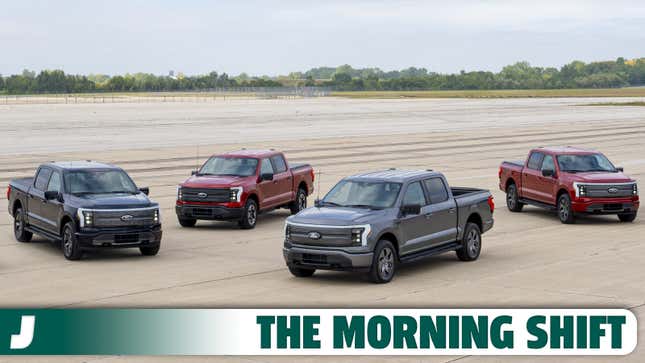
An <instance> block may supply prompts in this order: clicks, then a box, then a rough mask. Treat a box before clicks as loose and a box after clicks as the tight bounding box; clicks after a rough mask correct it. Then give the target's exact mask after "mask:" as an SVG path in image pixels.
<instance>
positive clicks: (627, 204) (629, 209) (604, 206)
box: [571, 198, 640, 214]
mask: <svg viewBox="0 0 645 363" xmlns="http://www.w3.org/2000/svg"><path fill="white" fill-rule="evenodd" d="M639 206H640V201H639V200H638V199H632V198H578V199H574V200H572V201H571V207H572V209H573V211H574V212H576V213H587V214H620V213H634V212H636V211H638V207H639Z"/></svg>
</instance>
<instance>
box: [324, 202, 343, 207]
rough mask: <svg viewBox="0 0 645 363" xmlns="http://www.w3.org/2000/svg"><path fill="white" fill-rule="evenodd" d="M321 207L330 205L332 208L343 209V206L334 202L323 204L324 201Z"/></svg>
mask: <svg viewBox="0 0 645 363" xmlns="http://www.w3.org/2000/svg"><path fill="white" fill-rule="evenodd" d="M322 205H332V206H334V207H344V205H341V204H338V203H334V202H325V201H323V202H322Z"/></svg>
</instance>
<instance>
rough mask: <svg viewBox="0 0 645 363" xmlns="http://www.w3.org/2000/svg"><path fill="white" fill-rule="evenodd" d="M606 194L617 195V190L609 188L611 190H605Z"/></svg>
mask: <svg viewBox="0 0 645 363" xmlns="http://www.w3.org/2000/svg"><path fill="white" fill-rule="evenodd" d="M607 192H608V193H611V194H616V193H618V188H614V187H611V188H609V189H607Z"/></svg>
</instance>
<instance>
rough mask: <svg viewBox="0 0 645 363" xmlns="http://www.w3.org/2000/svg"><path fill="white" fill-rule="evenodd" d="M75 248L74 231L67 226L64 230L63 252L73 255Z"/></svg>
mask: <svg viewBox="0 0 645 363" xmlns="http://www.w3.org/2000/svg"><path fill="white" fill-rule="evenodd" d="M73 249H74V241H73V239H72V231H71V230H70V229H69V228H65V230H64V231H63V252H64V253H65V256H71V255H72V250H73Z"/></svg>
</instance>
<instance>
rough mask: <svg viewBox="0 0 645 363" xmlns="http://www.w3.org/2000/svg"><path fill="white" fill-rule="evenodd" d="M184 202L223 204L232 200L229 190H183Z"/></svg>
mask: <svg viewBox="0 0 645 363" xmlns="http://www.w3.org/2000/svg"><path fill="white" fill-rule="evenodd" d="M181 194H182V200H183V201H186V202H216V203H223V202H229V201H230V200H231V189H229V188H214V189H206V188H181Z"/></svg>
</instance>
